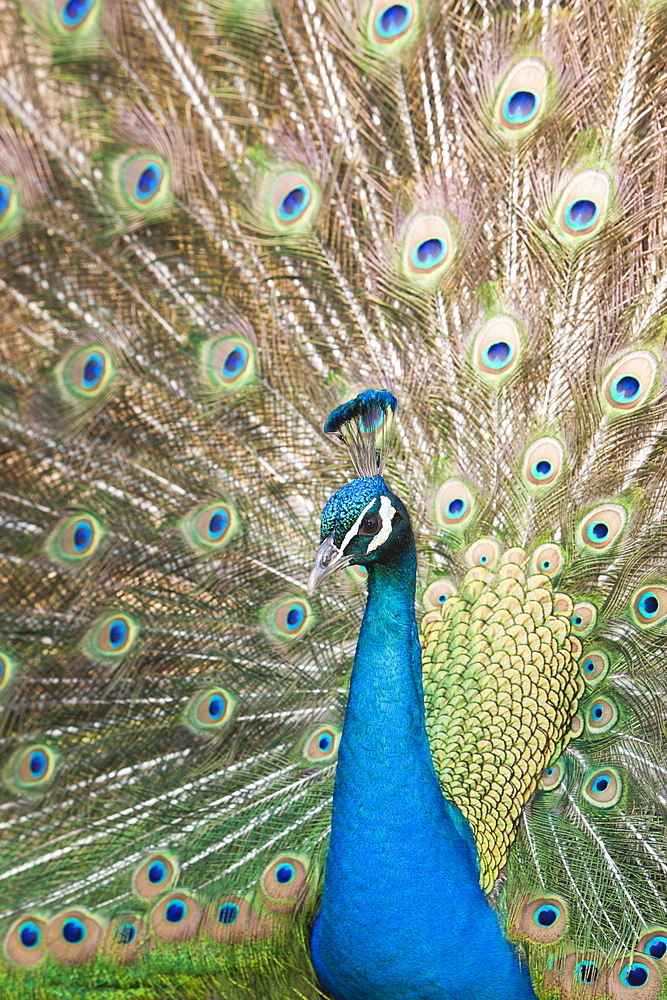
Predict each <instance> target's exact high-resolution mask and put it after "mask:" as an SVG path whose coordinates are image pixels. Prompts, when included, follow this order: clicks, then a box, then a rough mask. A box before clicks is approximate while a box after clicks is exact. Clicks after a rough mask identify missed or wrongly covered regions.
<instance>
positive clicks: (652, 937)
mask: <svg viewBox="0 0 667 1000" xmlns="http://www.w3.org/2000/svg"><path fill="white" fill-rule="evenodd" d="M637 951H639V952H642V953H643V954H644V955H648V956H649V957H650V958H652V959H653V960H654V961H660V960H661V959H663V958H664V957H665V955H667V930H665V929H664V928H662V927H655V928H653V929H652V930H650V931H648V932H647V933H646V934H644V935H643V936H642V937H641V938H640V939H639V944H638V945H637Z"/></svg>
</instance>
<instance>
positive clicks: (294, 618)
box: [285, 604, 305, 631]
mask: <svg viewBox="0 0 667 1000" xmlns="http://www.w3.org/2000/svg"><path fill="white" fill-rule="evenodd" d="M304 617H305V613H304V610H303V608H302V607H301V605H300V604H293V605H292V607H291V608H290V609H289V611H288V612H287V614H286V615H285V624H286V626H287V628H288V629H290V631H294V629H297V628H298V627H299V625H301V623H302V622H303V619H304Z"/></svg>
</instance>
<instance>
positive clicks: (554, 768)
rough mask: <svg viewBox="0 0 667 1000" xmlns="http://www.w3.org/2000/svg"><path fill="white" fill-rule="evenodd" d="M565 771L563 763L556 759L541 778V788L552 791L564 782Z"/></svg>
mask: <svg viewBox="0 0 667 1000" xmlns="http://www.w3.org/2000/svg"><path fill="white" fill-rule="evenodd" d="M564 774H565V771H564V768H563V765H562V764H559V763H558V761H556V762H555V763H553V764H550V765H549V767H547V768H545V770H544V772H543V774H542V777H541V779H540V788H541V789H542V790H543V791H545V792H551V791H553V790H554V788H558V786H559V785H560V784H561V783H562V781H563V777H564Z"/></svg>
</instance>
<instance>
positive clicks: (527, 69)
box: [496, 56, 549, 135]
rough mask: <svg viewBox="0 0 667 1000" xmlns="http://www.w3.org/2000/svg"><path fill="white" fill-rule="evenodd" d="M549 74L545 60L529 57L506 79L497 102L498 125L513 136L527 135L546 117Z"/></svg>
mask: <svg viewBox="0 0 667 1000" xmlns="http://www.w3.org/2000/svg"><path fill="white" fill-rule="evenodd" d="M548 84H549V70H548V68H547V66H546V65H545V63H543V62H542V60H541V59H535V58H534V57H532V56H531V57H528V58H526V59H522V60H521V62H519V63H517V64H516V66H514V67H513V68H512V69H511V70H510V72H509V73H508V74H507V76H506V77H505V79H504V81H503V83H502V86H501V88H500V92H499V94H498V98H497V101H496V121H497V122H498V124H499V125H500V127H501V128H502V129H503V131H508V132H509V133H510V135H512V134H514V135H518V134H520V133H522V132H523V133H525V132H527V131H528V130H529V129H530V128H532V126H534V125H535V124H537V122H538V121H539V119H540V118H541V117H542V114H543V113H544V109H545V105H546V98H547V88H548Z"/></svg>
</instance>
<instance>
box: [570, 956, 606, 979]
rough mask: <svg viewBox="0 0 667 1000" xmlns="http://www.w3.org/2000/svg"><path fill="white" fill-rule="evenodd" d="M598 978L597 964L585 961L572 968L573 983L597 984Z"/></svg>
mask: <svg viewBox="0 0 667 1000" xmlns="http://www.w3.org/2000/svg"><path fill="white" fill-rule="evenodd" d="M599 978H600V967H599V966H598V964H597V962H592V961H589V960H585V961H583V962H577V964H576V965H575V967H574V975H573V979H574V981H575V983H586V984H590V983H597V981H598V979H599Z"/></svg>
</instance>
